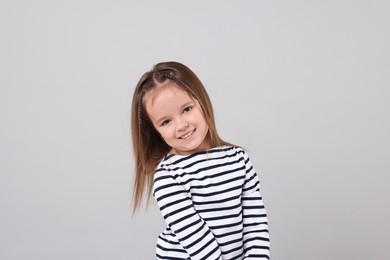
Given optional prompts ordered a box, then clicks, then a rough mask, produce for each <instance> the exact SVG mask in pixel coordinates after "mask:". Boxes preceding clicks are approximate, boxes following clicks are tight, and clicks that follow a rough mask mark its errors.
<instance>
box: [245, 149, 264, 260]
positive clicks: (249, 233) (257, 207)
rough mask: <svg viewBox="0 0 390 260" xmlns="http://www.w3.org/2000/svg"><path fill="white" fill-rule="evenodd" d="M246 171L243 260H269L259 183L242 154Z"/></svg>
mask: <svg viewBox="0 0 390 260" xmlns="http://www.w3.org/2000/svg"><path fill="white" fill-rule="evenodd" d="M244 161H245V169H246V177H245V183H244V186H243V194H242V208H243V225H244V230H243V237H244V253H245V259H248V260H249V259H270V243H269V233H268V221H267V214H266V211H265V207H264V204H263V200H262V197H261V194H260V182H259V178H258V176H257V173H256V171H255V170H254V168H253V166H252V164H251V162H250V159H249V157H248V156H247V154H246V153H245V152H244Z"/></svg>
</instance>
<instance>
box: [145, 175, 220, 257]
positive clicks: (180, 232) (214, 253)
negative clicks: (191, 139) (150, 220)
mask: <svg viewBox="0 0 390 260" xmlns="http://www.w3.org/2000/svg"><path fill="white" fill-rule="evenodd" d="M153 196H154V197H155V199H156V201H157V204H158V207H159V208H160V211H161V214H162V215H163V217H164V219H165V222H166V223H167V225H168V227H169V228H170V229H171V230H172V231H173V232H174V233H175V235H176V237H177V238H178V240H179V242H180V244H181V245H182V246H183V248H184V249H185V250H186V251H187V253H188V254H189V256H190V257H191V260H197V259H210V260H216V259H221V250H220V249H219V246H218V244H217V241H216V239H215V237H214V235H213V233H212V232H211V231H210V229H209V227H208V226H207V225H206V222H205V221H204V220H203V219H202V218H201V217H200V216H199V214H198V213H197V212H196V211H195V209H194V206H193V203H192V201H191V199H190V198H189V197H188V195H187V192H186V191H185V189H184V187H183V186H182V185H180V184H179V183H178V182H177V181H176V180H175V179H174V178H173V177H172V176H171V175H170V174H169V172H167V171H164V172H161V171H160V172H156V174H155V177H154V187H153Z"/></svg>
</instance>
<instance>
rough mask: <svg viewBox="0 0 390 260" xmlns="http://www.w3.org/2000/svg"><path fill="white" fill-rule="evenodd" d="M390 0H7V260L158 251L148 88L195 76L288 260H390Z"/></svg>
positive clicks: (3, 96)
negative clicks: (150, 77) (134, 187)
mask: <svg viewBox="0 0 390 260" xmlns="http://www.w3.org/2000/svg"><path fill="white" fill-rule="evenodd" d="M389 13H390V2H389V1H344V0H343V1H226V0H225V1H207V2H206V1H84V0H81V1H26V0H25V1H4V0H1V1H0V30H1V31H0V33H1V41H0V108H1V110H0V172H1V175H0V210H1V212H0V213H1V214H0V259H5V260H13V259H15V260H16V259H17V260H19V259H37V260H38V259H39V260H45V259H57V260H61V259H72V260H75V259H80V260H81V259H82V260H85V259H94V260H100V259H142V260H143V259H154V250H155V241H156V237H157V234H158V233H159V232H160V231H161V230H162V229H163V227H164V223H163V221H162V220H161V216H160V213H159V212H158V210H157V209H156V205H155V204H154V202H152V203H151V204H150V208H149V209H148V210H142V211H140V213H139V214H138V215H136V216H135V217H134V218H131V217H130V194H131V181H132V169H133V162H132V152H131V148H130V145H131V141H130V134H129V131H130V129H129V116H130V104H131V96H132V92H133V90H134V86H135V84H136V82H137V80H138V79H139V77H140V76H141V74H142V73H143V72H145V71H147V70H149V69H150V68H151V67H152V65H153V64H155V63H157V62H160V61H167V60H177V61H180V62H183V63H184V64H187V65H188V66H189V67H191V68H192V69H193V70H194V71H195V72H196V73H197V74H198V76H199V77H200V78H201V80H202V81H203V82H204V84H205V86H206V88H207V89H208V91H209V94H210V96H211V98H212V101H213V104H214V107H215V113H216V117H217V126H218V129H219V132H220V134H221V136H222V137H223V138H225V139H226V140H228V141H230V142H233V143H236V144H239V145H242V146H244V147H246V148H247V149H248V150H249V154H250V156H251V159H252V161H253V163H254V165H255V167H256V169H257V171H258V173H259V175H260V178H261V181H262V193H263V197H264V200H265V203H266V206H267V209H268V214H269V221H270V231H271V239H272V242H271V243H272V256H273V259H275V260H276V259H289V260H302V259H308V260H311V259H316V260H321V259H354V260H356V259H390V250H389V241H390V237H389V233H390V228H389V219H390V207H389V202H388V199H389V198H390V191H389V189H388V188H387V185H388V184H389V170H390V167H389V154H390V151H389V150H390V146H389V132H390V131H389V109H390V107H389V101H388V100H389V94H390V93H389V92H390V91H389V79H390V73H389V72H390V71H389V69H390V63H389V60H390V51H389V46H390V37H389V32H390V30H389V25H390V18H389Z"/></svg>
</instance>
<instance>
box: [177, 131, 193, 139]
mask: <svg viewBox="0 0 390 260" xmlns="http://www.w3.org/2000/svg"><path fill="white" fill-rule="evenodd" d="M195 130H196V129H194V130H191V131H189V132H188V133H186V134H184V135H182V136H180V137H179V139H188V138H190V137H191V135H192V134H193V133H194V132H195Z"/></svg>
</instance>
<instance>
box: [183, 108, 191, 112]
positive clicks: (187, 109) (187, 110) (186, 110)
mask: <svg viewBox="0 0 390 260" xmlns="http://www.w3.org/2000/svg"><path fill="white" fill-rule="evenodd" d="M191 109H192V107H186V108H184V110H183V112H190V111H191Z"/></svg>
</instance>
